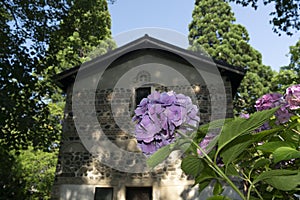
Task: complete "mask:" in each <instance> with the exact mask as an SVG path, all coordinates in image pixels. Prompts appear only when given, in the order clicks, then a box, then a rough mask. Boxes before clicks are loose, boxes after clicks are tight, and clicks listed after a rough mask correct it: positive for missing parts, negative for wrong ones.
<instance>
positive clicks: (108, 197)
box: [94, 187, 113, 200]
mask: <svg viewBox="0 0 300 200" xmlns="http://www.w3.org/2000/svg"><path fill="white" fill-rule="evenodd" d="M112 199H113V188H100V187H97V188H96V191H95V198H94V200H112Z"/></svg>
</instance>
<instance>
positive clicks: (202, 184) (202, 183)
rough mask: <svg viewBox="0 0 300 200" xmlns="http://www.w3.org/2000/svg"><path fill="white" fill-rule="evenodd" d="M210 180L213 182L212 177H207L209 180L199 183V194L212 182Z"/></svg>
mask: <svg viewBox="0 0 300 200" xmlns="http://www.w3.org/2000/svg"><path fill="white" fill-rule="evenodd" d="M210 182H211V179H207V180H204V181H202V182H201V183H199V185H198V191H199V194H200V193H201V192H202V191H203V190H204V189H205V188H206V187H207V186H208V185H209V184H210Z"/></svg>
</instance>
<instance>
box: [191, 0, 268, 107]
mask: <svg viewBox="0 0 300 200" xmlns="http://www.w3.org/2000/svg"><path fill="white" fill-rule="evenodd" d="M192 16H193V20H192V22H191V23H190V25H189V30H190V33H189V42H190V45H191V46H190V49H191V50H193V51H198V50H201V48H203V49H204V50H205V51H206V52H207V53H208V54H209V55H210V56H211V57H212V58H213V59H215V60H220V61H223V62H226V63H228V64H231V65H234V66H238V67H241V68H245V69H247V70H248V72H247V74H246V76H245V78H244V80H243V81H242V83H241V86H240V87H239V89H238V93H237V95H236V97H235V101H234V107H235V111H236V113H240V112H250V113H252V112H254V108H253V105H254V103H255V101H256V99H257V98H259V97H260V96H261V95H263V94H264V93H266V91H268V90H269V87H270V80H271V78H272V76H273V71H272V70H271V68H270V67H268V66H264V65H263V64H262V56H261V54H260V53H259V52H258V51H257V50H255V49H254V48H252V47H251V46H250V45H249V43H248V42H249V35H248V33H247V30H246V29H245V27H243V26H242V25H239V24H234V22H235V18H234V14H233V12H232V11H231V7H230V6H229V4H228V3H226V2H224V1H223V0H209V1H201V0H196V3H195V8H194V11H193V14H192Z"/></svg>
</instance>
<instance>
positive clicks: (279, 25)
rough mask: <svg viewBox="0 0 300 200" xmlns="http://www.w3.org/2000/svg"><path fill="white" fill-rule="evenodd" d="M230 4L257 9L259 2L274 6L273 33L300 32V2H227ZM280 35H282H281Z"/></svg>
mask: <svg viewBox="0 0 300 200" xmlns="http://www.w3.org/2000/svg"><path fill="white" fill-rule="evenodd" d="M227 1H229V2H235V3H236V4H241V5H242V6H249V5H250V6H252V7H253V8H254V9H257V7H258V2H261V3H263V4H264V5H273V6H274V10H273V11H272V12H271V13H270V15H271V16H273V19H272V20H270V23H272V24H273V31H274V32H275V33H279V31H283V32H285V33H286V34H287V35H292V34H293V32H295V31H297V30H300V20H299V18H300V3H299V1H298V0H290V1H281V0H263V1H258V0H227ZM279 35H280V33H279Z"/></svg>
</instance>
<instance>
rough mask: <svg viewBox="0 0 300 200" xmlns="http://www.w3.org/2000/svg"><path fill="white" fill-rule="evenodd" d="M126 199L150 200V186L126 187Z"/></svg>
mask: <svg viewBox="0 0 300 200" xmlns="http://www.w3.org/2000/svg"><path fill="white" fill-rule="evenodd" d="M126 200H152V187H127V188H126Z"/></svg>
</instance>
